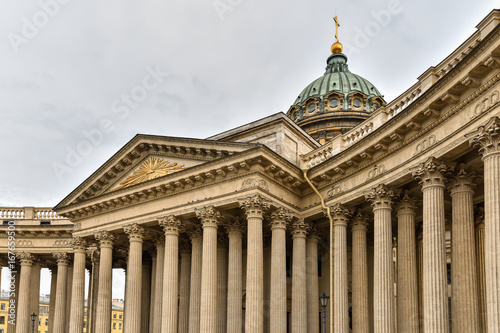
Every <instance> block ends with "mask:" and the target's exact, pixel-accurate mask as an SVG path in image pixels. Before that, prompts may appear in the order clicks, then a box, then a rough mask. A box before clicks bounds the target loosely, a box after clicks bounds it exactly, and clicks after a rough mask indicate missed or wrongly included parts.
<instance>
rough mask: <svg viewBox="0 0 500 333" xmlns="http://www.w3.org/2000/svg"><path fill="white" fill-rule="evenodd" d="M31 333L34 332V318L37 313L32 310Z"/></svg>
mask: <svg viewBox="0 0 500 333" xmlns="http://www.w3.org/2000/svg"><path fill="white" fill-rule="evenodd" d="M30 317H31V333H35V320H36V317H37V315H36V314H35V313H34V312H33V313H32V314H31V315H30Z"/></svg>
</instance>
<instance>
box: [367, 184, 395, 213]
mask: <svg viewBox="0 0 500 333" xmlns="http://www.w3.org/2000/svg"><path fill="white" fill-rule="evenodd" d="M394 195H395V193H394V191H393V189H392V188H390V187H389V186H387V185H385V184H380V185H378V186H377V187H375V188H374V189H372V190H371V191H368V192H366V193H365V198H366V200H368V201H370V202H371V203H372V207H373V210H376V209H392V199H393V198H394Z"/></svg>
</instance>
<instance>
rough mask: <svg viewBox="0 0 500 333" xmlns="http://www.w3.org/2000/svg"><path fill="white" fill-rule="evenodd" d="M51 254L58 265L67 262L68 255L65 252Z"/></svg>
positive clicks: (66, 263)
mask: <svg viewBox="0 0 500 333" xmlns="http://www.w3.org/2000/svg"><path fill="white" fill-rule="evenodd" d="M52 255H53V256H54V259H56V261H57V265H58V266H59V265H68V264H69V256H68V254H67V253H66V252H54V253H52Z"/></svg>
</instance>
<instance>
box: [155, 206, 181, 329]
mask: <svg viewBox="0 0 500 333" xmlns="http://www.w3.org/2000/svg"><path fill="white" fill-rule="evenodd" d="M159 222H160V225H161V226H162V227H163V231H164V232H165V264H164V267H163V302H162V306H161V308H162V309H161V313H162V321H161V332H162V333H170V332H171V333H176V332H177V317H178V311H179V307H178V302H179V228H180V226H181V221H180V220H179V218H177V217H176V216H173V215H170V216H167V217H165V218H163V219H161V220H160V221H159Z"/></svg>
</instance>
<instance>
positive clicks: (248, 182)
mask: <svg viewBox="0 0 500 333" xmlns="http://www.w3.org/2000/svg"><path fill="white" fill-rule="evenodd" d="M255 187H260V188H261V189H263V190H264V191H269V186H268V185H267V182H266V181H265V180H263V179H255V178H248V179H245V180H244V181H243V184H241V190H245V189H248V188H255Z"/></svg>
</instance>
